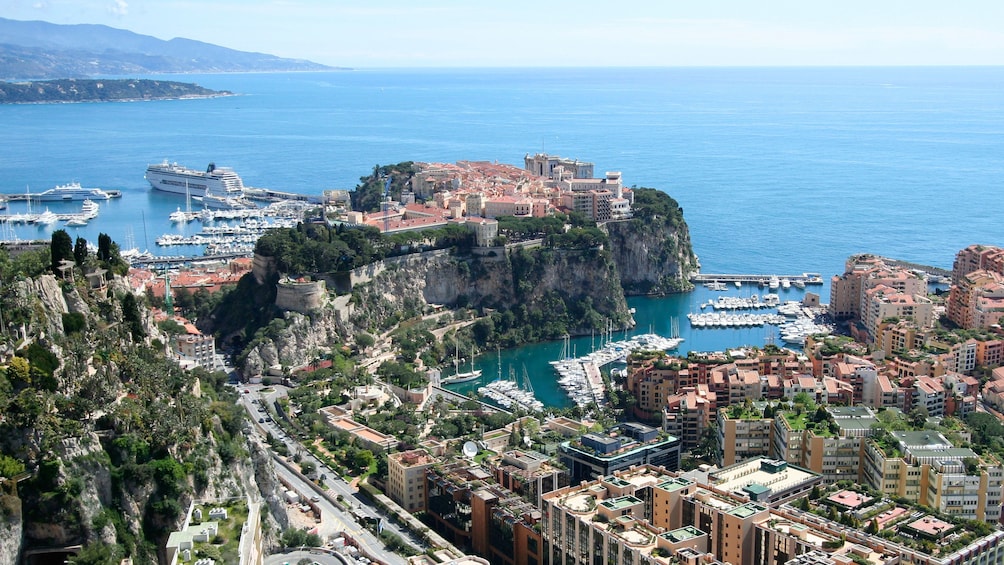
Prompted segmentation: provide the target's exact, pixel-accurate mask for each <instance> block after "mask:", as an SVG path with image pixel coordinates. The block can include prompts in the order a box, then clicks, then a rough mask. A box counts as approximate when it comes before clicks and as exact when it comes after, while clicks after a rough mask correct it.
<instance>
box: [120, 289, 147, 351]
mask: <svg viewBox="0 0 1004 565" xmlns="http://www.w3.org/2000/svg"><path fill="white" fill-rule="evenodd" d="M122 323H123V324H125V326H126V327H127V328H129V333H130V334H132V338H133V339H134V340H137V341H138V340H140V339H143V338H144V337H146V330H144V329H143V320H142V319H141V318H140V314H139V306H138V305H137V304H136V297H135V296H134V295H133V293H131V292H127V293H125V295H123V296H122Z"/></svg>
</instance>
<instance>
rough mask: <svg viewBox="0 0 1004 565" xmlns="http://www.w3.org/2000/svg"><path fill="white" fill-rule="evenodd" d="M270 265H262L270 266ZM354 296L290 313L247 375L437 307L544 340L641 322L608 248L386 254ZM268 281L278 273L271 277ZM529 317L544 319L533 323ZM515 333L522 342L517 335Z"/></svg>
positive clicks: (252, 353)
mask: <svg viewBox="0 0 1004 565" xmlns="http://www.w3.org/2000/svg"><path fill="white" fill-rule="evenodd" d="M262 263H263V262H262ZM364 270H365V277H360V279H361V280H365V281H366V282H363V283H360V284H356V285H354V287H353V289H352V292H351V295H350V297H349V298H348V299H347V300H334V301H331V302H329V303H328V304H327V305H326V306H324V307H322V308H321V309H318V310H316V311H314V312H311V313H309V314H300V313H296V312H285V313H283V316H282V319H281V322H280V323H278V324H275V323H273V324H270V325H271V326H273V329H276V330H278V331H272V332H265V333H267V334H268V335H267V336H259V337H260V338H259V339H258V340H257V343H253V344H252V346H251V348H250V349H249V350H248V351H247V355H246V359H245V361H244V364H243V369H244V371H245V373H246V374H250V375H254V374H262V373H264V372H266V371H267V370H268V369H269V368H274V367H276V366H285V367H291V366H296V365H300V364H303V363H305V362H307V361H309V360H310V359H311V357H312V356H314V355H316V353H317V352H318V351H321V350H324V349H325V348H326V347H327V346H329V345H330V344H331V343H337V342H344V341H346V340H350V339H351V338H352V337H353V336H355V335H356V334H358V333H360V332H369V333H380V332H382V331H384V330H386V329H389V328H391V327H392V326H393V325H394V324H395V323H396V322H398V321H400V320H403V319H407V318H411V317H413V316H416V315H420V314H422V313H425V312H427V311H428V310H429V308H430V307H431V306H433V305H437V306H446V307H448V308H455V307H470V308H475V309H478V310H482V311H491V312H494V314H493V316H495V315H498V316H500V324H502V323H503V321H505V320H508V321H507V322H504V323H507V324H509V325H513V324H521V323H530V325H533V326H535V328H536V330H537V331H538V332H539V333H537V334H535V335H536V336H537V338H538V339H539V338H548V339H556V338H560V336H561V335H564V334H565V333H569V334H573V335H575V334H588V333H589V332H590V331H591V330H595V331H602V330H603V329H604V328H606V327H608V325H609V326H611V327H615V328H622V327H625V326H629V325H632V324H633V321H632V319H631V316H630V314H629V313H628V308H627V303H626V301H625V299H624V292H623V290H622V289H621V286H620V280H619V278H618V275H617V267H616V265H615V263H614V261H613V259H612V258H611V255H610V253H609V252H607V251H605V250H600V249H590V250H557V249H549V248H534V249H524V248H518V247H516V248H510V249H509V250H508V251H506V250H504V249H502V248H499V249H497V250H491V251H487V252H485V253H484V254H483V255H456V254H452V253H449V252H444V251H434V252H426V253H417V254H413V255H408V256H405V257H398V258H394V259H388V260H385V261H382V262H380V264H379V265H369V266H367V267H366V268H365V269H364ZM260 279H261V280H270V279H274V276H272V277H270V276H268V275H265V276H262V277H260ZM531 318H537V319H538V320H534V321H533V322H532V323H531ZM511 339H516V338H511Z"/></svg>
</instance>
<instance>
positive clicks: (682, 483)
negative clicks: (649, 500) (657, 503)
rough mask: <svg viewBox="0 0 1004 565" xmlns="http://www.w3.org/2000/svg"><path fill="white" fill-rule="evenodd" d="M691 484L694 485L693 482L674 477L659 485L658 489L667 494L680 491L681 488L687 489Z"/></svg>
mask: <svg viewBox="0 0 1004 565" xmlns="http://www.w3.org/2000/svg"><path fill="white" fill-rule="evenodd" d="M692 484H694V481H692V480H690V479H685V478H683V477H676V478H673V479H670V480H668V481H665V482H662V483H659V488H661V489H662V490H664V491H667V492H673V491H677V490H680V489H682V488H686V487H689V486H690V485H692Z"/></svg>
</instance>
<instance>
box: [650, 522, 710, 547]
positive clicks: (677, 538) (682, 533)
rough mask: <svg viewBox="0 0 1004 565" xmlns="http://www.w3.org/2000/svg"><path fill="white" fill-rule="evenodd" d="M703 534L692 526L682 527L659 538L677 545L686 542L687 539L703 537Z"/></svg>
mask: <svg viewBox="0 0 1004 565" xmlns="http://www.w3.org/2000/svg"><path fill="white" fill-rule="evenodd" d="M703 535H704V532H702V531H701V530H698V529H697V528H695V527H693V526H684V527H682V528H677V529H675V530H673V531H671V532H663V533H661V534H659V537H661V538H662V539H665V540H669V541H670V542H672V543H679V542H681V541H687V540H688V539H694V538H696V537H700V536H703Z"/></svg>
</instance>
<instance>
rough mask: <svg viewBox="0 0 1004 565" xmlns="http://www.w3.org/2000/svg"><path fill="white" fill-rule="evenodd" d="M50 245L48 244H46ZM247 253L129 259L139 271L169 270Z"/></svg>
mask: <svg viewBox="0 0 1004 565" xmlns="http://www.w3.org/2000/svg"><path fill="white" fill-rule="evenodd" d="M46 243H48V242H46ZM250 255H251V254H250V253H247V252H237V253H219V254H216V255H189V256H183V257H182V256H172V257H157V256H150V255H147V256H141V257H136V258H133V259H127V261H128V263H129V266H130V267H135V268H137V269H167V268H171V267H176V266H178V265H188V264H191V263H211V262H216V261H229V260H230V259H239V258H242V257H248V256H250Z"/></svg>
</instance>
